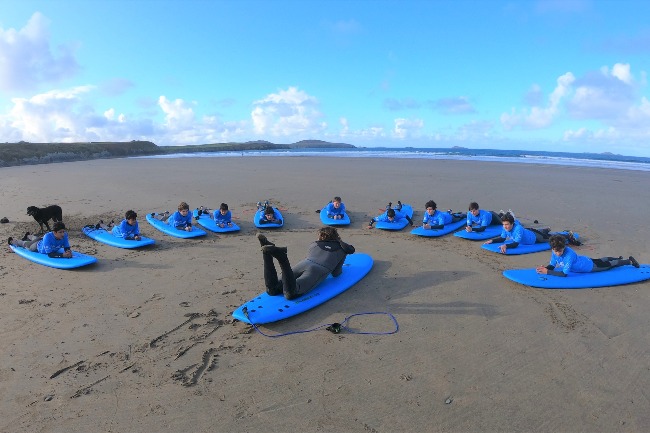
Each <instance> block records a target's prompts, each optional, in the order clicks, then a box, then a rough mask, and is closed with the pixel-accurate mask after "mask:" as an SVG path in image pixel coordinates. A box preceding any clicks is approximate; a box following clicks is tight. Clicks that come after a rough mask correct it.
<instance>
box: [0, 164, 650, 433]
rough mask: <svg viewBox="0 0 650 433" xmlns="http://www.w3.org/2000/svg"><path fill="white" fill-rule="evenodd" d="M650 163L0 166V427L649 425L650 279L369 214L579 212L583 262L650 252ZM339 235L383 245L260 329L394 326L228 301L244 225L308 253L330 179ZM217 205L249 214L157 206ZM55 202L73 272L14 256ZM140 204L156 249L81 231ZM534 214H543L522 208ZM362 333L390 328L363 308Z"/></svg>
mask: <svg viewBox="0 0 650 433" xmlns="http://www.w3.org/2000/svg"><path fill="white" fill-rule="evenodd" d="M649 180H650V174H649V173H647V172H637V171H624V170H608V169H596V168H580V167H561V166H552V165H526V164H516V163H512V164H509V163H487V162H474V161H434V160H389V159H362V158H312V157H294V158H284V157H273V158H262V157H242V158H182V159H116V160H96V161H86V162H73V163H59V164H49V165H37V166H24V167H9V168H2V169H0V185H1V188H0V203H1V206H0V217H7V218H8V219H9V220H10V223H8V224H0V237H1V238H2V242H3V244H4V245H5V246H4V248H2V262H1V264H0V275H2V287H1V288H0V335H1V341H2V347H3V350H2V353H0V415H2V416H1V417H0V431H2V432H163V431H164V432H189V431H191V432H256V431H268V432H295V431H304V432H379V433H389V432H461V431H462V432H550V431H552V432H640V431H648V429H650V411H649V410H648V407H649V406H650V404H649V403H650V401H649V400H650V349H649V348H650V333H649V332H648V330H649V329H650V314H648V312H649V311H650V283H648V282H646V283H639V284H632V285H627V286H621V287H611V288H602V289H588V290H541V289H533V288H530V287H526V286H523V285H519V284H516V283H513V282H511V281H509V280H506V279H505V278H504V277H503V276H502V275H501V272H502V271H503V270H506V269H515V268H528V267H533V266H535V265H540V264H546V263H547V262H548V259H549V254H550V253H548V252H543V253H537V254H529V255H522V256H502V255H497V254H491V253H489V252H486V251H484V250H482V249H481V248H480V242H471V241H466V240H462V239H459V238H456V237H454V236H452V235H449V236H446V237H443V238H434V239H428V238H420V237H416V236H413V235H411V234H410V233H409V232H410V229H408V228H407V229H405V230H403V231H401V232H384V231H380V230H368V229H366V225H367V222H368V220H369V218H370V217H371V216H375V215H377V214H379V213H380V211H379V209H380V208H383V207H384V206H385V205H386V203H387V202H388V201H392V202H396V201H397V200H401V201H402V202H404V203H409V204H411V205H412V206H413V208H414V209H415V216H414V220H415V221H416V223H417V222H418V221H421V218H422V214H423V208H424V204H425V202H426V201H427V200H429V199H433V200H435V201H436V202H437V203H438V207H439V208H440V209H448V208H451V209H453V210H458V211H466V210H467V206H468V204H469V202H471V201H478V203H479V204H480V205H481V207H482V208H484V209H489V210H497V211H498V210H500V209H509V208H510V209H512V210H514V211H515V213H516V215H517V217H518V218H519V219H520V220H521V221H522V222H523V223H524V224H525V225H530V226H533V227H535V226H539V227H546V226H548V227H551V228H552V229H572V230H574V231H577V232H578V233H580V235H581V237H582V239H583V240H584V244H583V245H582V246H580V247H576V248H575V249H576V251H577V252H578V253H579V254H583V255H588V256H590V257H601V256H606V255H615V256H618V255H623V256H625V257H627V256H629V255H634V256H635V257H636V258H637V259H638V260H639V262H641V263H649V262H650V251H649V250H648V239H650V228H649V227H650V226H649V225H648V223H647V215H646V214H647V210H646V209H647V206H648V205H647V203H648V202H649V201H650V200H649V199H650V192H649V191H648V185H649V184H650V183H649ZM335 195H340V196H341V197H342V198H343V201H344V202H345V204H346V206H347V208H348V210H349V212H350V216H351V219H352V224H351V225H350V226H349V227H347V228H343V229H341V230H340V232H341V235H342V238H343V239H344V240H345V241H347V242H349V243H351V244H353V245H354V246H355V247H356V249H357V251H359V252H365V253H368V254H370V255H372V257H373V258H374V260H375V264H374V267H373V269H372V270H371V272H370V273H369V274H368V275H367V276H366V278H364V279H363V280H362V281H361V282H360V283H358V284H357V285H355V286H354V287H352V288H351V289H349V290H348V291H346V292H345V293H343V294H342V295H340V296H338V297H336V298H334V299H333V300H331V301H329V302H327V303H326V304H324V305H322V306H320V307H318V308H316V309H314V310H312V311H310V312H308V313H305V314H302V315H300V316H297V317H295V318H292V319H289V320H286V321H283V322H279V323H275V324H271V325H267V326H263V327H262V329H263V330H264V332H266V333H269V334H277V333H284V332H290V331H296V330H304V329H309V328H313V327H317V326H319V325H322V324H327V323H332V322H341V321H342V320H343V319H344V318H345V317H347V316H349V315H352V314H355V313H363V312H389V313H391V314H393V315H394V316H395V318H396V319H397V321H398V323H399V332H397V333H396V334H393V335H358V334H350V333H342V334H339V335H335V334H332V333H330V332H327V331H325V330H319V331H316V332H311V333H305V334H298V335H291V336H287V337H282V338H267V337H265V336H262V335H260V334H258V333H257V332H255V331H254V330H253V329H252V328H251V327H250V326H248V325H246V324H244V323H241V322H238V321H234V320H233V319H232V316H231V315H230V314H231V313H232V311H233V310H234V309H235V308H237V307H238V306H239V305H241V304H242V303H243V302H245V301H247V300H249V299H251V298H252V297H253V296H255V295H256V294H258V293H260V292H262V291H263V289H264V287H263V280H262V259H261V253H260V248H259V244H258V242H257V240H256V238H255V235H256V233H258V230H257V229H256V228H255V227H254V225H253V223H252V216H253V213H254V208H255V203H256V202H257V201H259V200H265V199H268V200H269V201H270V202H272V203H273V204H275V205H277V206H278V207H279V208H280V209H281V210H282V211H283V213H284V216H285V223H286V224H285V227H284V228H283V229H281V230H278V231H268V233H266V234H267V236H268V237H269V239H271V240H272V241H274V242H275V243H276V244H278V245H286V246H287V247H288V248H289V258H290V259H291V261H292V262H294V263H295V262H297V261H299V260H300V259H302V258H303V257H304V254H305V251H306V247H307V245H308V244H309V243H310V242H311V241H313V240H315V238H316V231H317V229H318V228H319V227H320V226H321V225H320V220H319V216H318V214H317V213H316V212H315V211H316V210H319V209H320V208H322V207H323V206H324V205H325V204H326V203H327V201H328V200H330V199H331V198H332V197H333V196H335ZM181 200H184V201H186V202H188V203H189V205H190V207H191V208H192V209H194V208H195V207H198V206H200V205H204V206H209V207H211V208H215V207H218V205H219V203H221V202H226V203H228V205H229V206H230V209H231V210H232V212H233V217H234V218H235V220H236V222H237V223H238V224H239V225H240V227H241V228H242V230H241V231H240V232H238V233H234V234H227V235H217V234H214V233H208V235H207V236H205V237H203V238H199V239H194V240H182V239H176V238H172V237H169V236H165V235H163V234H162V233H160V232H157V231H156V230H155V229H154V228H153V227H151V226H150V225H149V224H147V222H146V221H145V219H144V216H145V214H146V213H148V212H152V211H164V210H169V211H174V210H175V209H176V206H177V205H178V202H180V201H181ZM46 204H58V205H60V206H61V207H62V208H63V215H64V222H65V223H66V225H67V226H68V228H69V237H70V242H71V244H72V248H73V249H75V250H78V251H81V252H84V253H87V254H92V255H94V256H96V257H97V258H98V263H96V264H95V265H91V266H89V267H86V268H81V269H78V270H72V271H64V270H56V269H51V268H47V267H44V266H40V265H37V264H34V263H32V262H29V261H27V260H25V259H23V258H21V257H19V256H18V255H16V254H13V253H12V252H11V250H10V249H9V248H8V247H7V245H6V239H7V237H8V236H14V237H21V236H22V235H23V234H24V233H25V232H26V231H36V230H37V229H38V224H37V223H36V222H35V221H34V220H33V219H32V218H31V217H29V216H27V215H25V212H26V208H27V207H28V206H30V205H37V206H41V205H46ZM128 209H133V210H135V211H136V212H138V214H139V222H140V228H141V231H142V233H143V234H144V235H145V236H148V237H152V238H155V239H156V245H154V246H152V247H149V248H144V249H141V250H123V249H118V248H113V247H110V246H107V245H103V244H100V243H97V242H95V241H93V240H91V239H90V238H87V237H86V236H84V235H83V234H82V233H81V228H82V227H83V226H84V225H85V224H90V223H92V224H94V223H96V222H97V221H98V220H99V219H103V220H104V221H109V220H111V219H115V220H116V221H120V220H121V218H122V217H123V215H124V212H125V211H126V210H128ZM534 220H537V221H538V224H533V221H534ZM350 325H351V326H352V327H353V328H354V329H356V330H358V331H375V332H383V331H390V330H391V329H392V326H393V325H392V322H390V320H389V319H388V318H387V317H386V316H360V317H356V318H354V319H353V320H352V322H351V323H350Z"/></svg>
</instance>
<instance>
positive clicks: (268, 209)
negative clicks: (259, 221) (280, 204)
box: [264, 206, 275, 219]
mask: <svg viewBox="0 0 650 433" xmlns="http://www.w3.org/2000/svg"><path fill="white" fill-rule="evenodd" d="M264 215H265V216H266V217H267V219H268V218H273V216H274V215H275V211H274V210H273V206H267V207H265V208H264Z"/></svg>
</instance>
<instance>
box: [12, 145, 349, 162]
mask: <svg viewBox="0 0 650 433" xmlns="http://www.w3.org/2000/svg"><path fill="white" fill-rule="evenodd" d="M353 148H355V146H353V145H351V144H346V143H330V142H328V141H322V140H302V141H298V142H296V143H292V144H277V143H271V142H270V141H265V140H256V141H247V142H244V143H211V144H198V145H189V146H158V145H156V144H154V143H152V142H151V141H136V140H133V141H128V142H97V141H92V142H83V143H28V142H26V141H20V142H18V143H0V167H11V166H17V165H31V164H48V163H51V162H67V161H86V160H91V159H105V158H125V157H130V156H151V155H169V154H175V153H197V152H233V151H234V152H241V151H245V150H283V149H353Z"/></svg>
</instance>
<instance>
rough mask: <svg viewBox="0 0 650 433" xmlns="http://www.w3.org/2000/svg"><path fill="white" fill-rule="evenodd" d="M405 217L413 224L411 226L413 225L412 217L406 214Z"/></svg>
mask: <svg viewBox="0 0 650 433" xmlns="http://www.w3.org/2000/svg"><path fill="white" fill-rule="evenodd" d="M404 217H405V218H406V220H407V221H408V222H409V224H411V227H413V220H412V219H411V217H410V216H408V215H404Z"/></svg>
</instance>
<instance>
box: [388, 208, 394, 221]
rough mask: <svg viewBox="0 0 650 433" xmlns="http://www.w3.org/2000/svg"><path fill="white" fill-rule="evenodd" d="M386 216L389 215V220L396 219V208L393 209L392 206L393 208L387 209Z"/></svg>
mask: <svg viewBox="0 0 650 433" xmlns="http://www.w3.org/2000/svg"><path fill="white" fill-rule="evenodd" d="M386 216H387V217H388V220H389V221H392V220H394V219H395V209H392V208H391V209H388V210H387V211H386Z"/></svg>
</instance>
